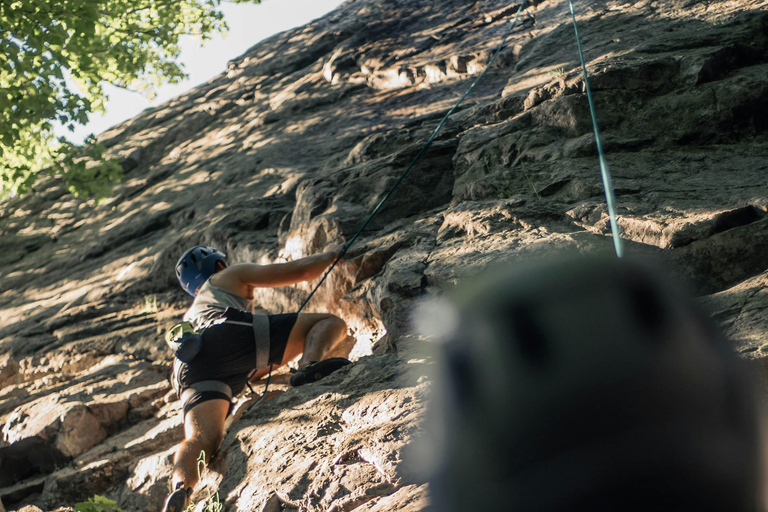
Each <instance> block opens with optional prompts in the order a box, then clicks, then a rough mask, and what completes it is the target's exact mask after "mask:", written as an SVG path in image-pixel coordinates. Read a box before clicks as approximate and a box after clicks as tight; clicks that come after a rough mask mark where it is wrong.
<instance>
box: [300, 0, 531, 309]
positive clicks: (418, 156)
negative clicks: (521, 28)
mask: <svg viewBox="0 0 768 512" xmlns="http://www.w3.org/2000/svg"><path fill="white" fill-rule="evenodd" d="M525 1H526V0H523V1H522V2H521V3H520V7H519V8H518V9H517V14H515V18H514V20H512V23H511V24H510V25H509V28H507V32H506V34H504V38H503V39H502V40H501V44H500V45H499V47H498V49H497V50H496V52H495V53H494V54H493V56H492V57H491V60H489V61H488V64H487V65H486V66H485V69H484V70H483V72H482V73H480V75H479V76H478V77H477V78H476V79H475V81H474V82H472V85H470V86H469V89H467V92H465V93H464V95H463V96H462V97H461V98H460V99H459V101H458V102H456V104H455V105H454V106H453V107H452V108H451V109H450V110H449V111H448V113H447V114H445V116H444V117H443V119H442V120H441V121H440V123H439V124H438V125H437V128H435V131H433V132H432V135H431V136H430V137H429V139H428V140H427V142H426V143H425V144H424V146H423V147H422V148H421V150H420V151H419V152H418V153H417V154H416V156H415V157H414V159H413V160H412V161H411V163H410V164H408V167H407V168H406V169H405V171H403V173H402V174H401V175H400V177H399V178H398V179H397V181H396V182H395V184H394V185H392V188H390V189H389V192H387V194H386V195H385V196H384V197H383V198H382V200H381V201H379V204H378V205H376V208H374V209H373V212H371V214H370V215H369V216H368V218H367V219H365V222H363V225H362V226H360V229H358V230H357V233H355V234H354V235H353V236H352V238H350V239H349V242H347V244H346V245H345V246H344V248H343V249H342V250H341V252H340V253H339V255H338V256H336V259H335V260H334V261H333V263H332V264H331V266H330V267H329V268H328V270H327V271H326V272H325V274H324V275H323V277H322V279H320V282H318V283H317V286H315V288H314V289H313V290H312V292H311V293H310V294H309V296H308V297H307V298H306V299H305V300H304V303H303V304H302V305H301V307H300V308H299V310H298V312H301V310H303V309H304V306H306V305H307V303H308V302H309V301H310V299H312V297H313V296H314V295H315V292H316V291H317V290H318V288H320V285H322V284H323V282H324V281H325V278H326V277H328V274H330V273H331V271H332V270H333V269H334V267H335V266H336V264H337V263H338V262H339V260H340V259H341V258H342V257H343V256H344V255H345V254H346V253H347V250H348V249H349V247H350V246H351V245H352V244H353V243H354V242H355V240H357V238H358V237H359V236H360V234H361V233H362V232H363V230H364V229H365V227H366V226H367V225H368V223H369V222H370V221H371V219H373V217H374V215H376V214H377V213H378V212H379V210H380V209H381V207H382V206H383V205H384V203H385V202H386V201H387V199H389V196H391V195H392V192H394V191H395V189H396V188H397V187H398V186H399V185H400V183H401V182H402V181H403V179H405V177H406V175H407V174H408V173H409V172H410V170H411V169H412V168H413V166H414V165H416V162H418V161H419V159H420V158H421V155H423V154H424V152H425V151H426V150H427V149H428V148H429V146H431V145H432V141H434V140H435V137H437V134H438V132H439V131H440V130H441V129H442V127H443V125H444V124H445V122H446V121H448V118H449V117H450V116H451V114H453V113H454V112H455V111H456V109H457V108H459V106H460V105H461V104H462V103H463V102H464V100H465V99H466V97H467V96H469V93H471V92H472V90H473V89H474V88H475V86H476V85H477V84H478V82H480V80H482V78H483V77H484V76H485V74H486V73H487V72H488V70H489V69H490V67H491V64H493V61H495V60H496V57H497V56H498V55H499V53H500V52H501V50H502V49H503V48H504V45H506V43H507V39H508V38H509V34H510V33H512V29H514V28H515V25H517V18H518V17H519V16H520V13H521V12H522V10H523V7H525Z"/></svg>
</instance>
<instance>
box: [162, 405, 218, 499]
mask: <svg viewBox="0 0 768 512" xmlns="http://www.w3.org/2000/svg"><path fill="white" fill-rule="evenodd" d="M227 411H229V401H227V400H208V401H205V402H203V403H201V404H199V405H196V406H195V407H193V408H192V409H191V410H190V411H189V412H188V413H187V414H186V415H185V417H184V441H182V442H181V444H180V445H179V447H178V448H177V449H176V455H175V456H174V458H173V478H172V483H173V488H174V489H176V487H177V485H178V484H179V483H182V484H183V486H184V488H185V489H186V488H188V487H192V488H193V489H194V487H195V485H197V481H198V480H199V475H198V467H197V465H198V463H197V459H198V457H199V456H200V453H201V452H205V464H206V465H208V462H209V461H210V460H211V455H212V454H213V453H214V452H215V451H216V450H218V449H219V446H221V441H222V439H223V438H224V420H226V419H227ZM200 469H201V470H202V467H201V468H200Z"/></svg>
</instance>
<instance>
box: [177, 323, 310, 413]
mask: <svg viewBox="0 0 768 512" xmlns="http://www.w3.org/2000/svg"><path fill="white" fill-rule="evenodd" d="M225 317H226V320H227V321H225V322H224V323H220V324H217V325H214V326H212V327H209V328H207V329H205V330H204V331H203V332H202V337H203V345H202V348H201V349H200V352H199V353H198V354H197V355H196V356H195V358H194V359H193V360H192V362H191V363H184V362H181V361H180V360H178V359H175V360H174V363H173V374H174V375H173V377H174V378H173V379H172V380H173V384H174V388H175V389H176V392H177V393H178V395H179V398H180V399H181V400H182V406H183V408H184V414H186V413H187V412H188V411H189V410H190V409H192V408H193V407H194V406H195V405H197V404H200V403H203V402H205V401H208V400H214V399H224V400H229V402H230V403H231V402H232V398H233V397H234V396H236V395H237V394H239V393H240V392H241V391H242V390H243V389H244V388H245V384H246V381H247V380H248V375H249V374H250V373H251V372H252V371H253V370H254V369H256V344H257V343H267V342H268V343H269V359H268V363H269V364H276V365H280V364H281V363H282V362H283V354H284V353H285V347H286V345H287V344H288V336H289V335H290V334H291V330H292V329H293V326H294V325H295V324H296V319H297V318H298V314H297V313H288V314H283V315H268V319H269V340H256V338H255V335H254V329H253V326H252V324H253V315H251V314H250V313H246V312H244V311H238V310H235V309H231V308H228V309H227V311H226V312H225ZM229 321H231V322H237V323H228V322H229Z"/></svg>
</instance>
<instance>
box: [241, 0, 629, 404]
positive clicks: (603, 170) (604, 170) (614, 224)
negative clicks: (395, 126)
mask: <svg viewBox="0 0 768 512" xmlns="http://www.w3.org/2000/svg"><path fill="white" fill-rule="evenodd" d="M568 5H569V6H570V9H571V18H572V19H573V30H574V32H575V34H576V45H577V47H578V50H579V60H580V62H581V70H582V74H583V76H584V86H585V90H586V94H587V102H588V103H589V113H590V116H591V117H592V128H593V130H594V133H595V144H596V145H597V154H598V162H599V166H600V174H601V177H602V180H603V188H604V189H605V200H606V204H607V206H608V216H609V219H610V225H611V234H612V237H613V245H614V249H615V251H616V256H617V257H619V258H621V257H622V256H623V255H624V243H623V240H622V238H621V236H620V232H619V226H618V221H617V216H616V207H615V203H616V197H615V194H614V191H613V180H612V178H611V173H610V170H609V169H608V163H607V161H606V159H605V151H604V150H603V144H602V140H601V138H600V129H599V127H598V125H597V115H596V113H595V104H594V101H593V100H592V90H591V89H590V87H589V74H588V73H587V66H586V63H585V60H584V50H583V48H582V45H581V37H580V36H579V29H578V26H577V23H576V13H575V11H574V8H573V1H572V0H568ZM523 7H525V0H523V1H522V2H521V3H520V7H519V8H518V9H517V13H516V14H515V17H514V19H513V20H512V23H510V25H509V27H508V28H507V31H506V33H505V34H504V37H503V38H502V41H501V44H500V45H499V47H498V48H497V49H496V51H495V52H494V54H493V56H491V59H490V60H489V61H488V64H487V65H486V66H485V69H483V72H482V73H480V75H479V76H478V77H477V78H476V79H475V80H474V81H473V82H472V84H471V85H470V86H469V88H468V89H467V91H466V92H465V93H464V94H463V95H462V96H461V98H459V101H457V102H456V104H455V105H454V106H453V107H452V108H451V109H450V110H449V111H448V112H447V113H446V114H445V116H443V118H442V120H441V121H440V123H438V125H437V127H436V128H435V130H434V131H433V132H432V135H431V136H430V137H429V139H427V142H426V143H425V144H424V145H423V146H422V148H421V149H420V150H419V152H418V153H417V154H416V156H415V157H414V158H413V160H411V163H410V164H408V167H406V169H405V170H404V171H403V173H402V174H401V175H400V177H399V178H398V179H397V181H395V183H394V184H393V185H392V187H391V188H390V189H389V191H388V192H387V193H386V194H385V195H384V197H383V198H382V199H381V201H379V203H378V204H377V205H376V208H374V209H373V211H372V212H371V214H370V215H369V216H368V218H367V219H365V221H364V222H363V224H362V225H361V226H360V229H358V230H357V232H356V233H355V234H354V235H353V236H352V238H350V239H349V241H348V242H347V243H346V245H344V247H343V248H342V250H341V251H340V252H339V254H338V256H336V258H335V259H334V260H333V263H331V265H330V267H328V269H327V270H326V271H325V273H324V274H323V277H322V278H321V279H320V281H319V282H318V283H317V284H316V285H315V287H314V288H313V289H312V291H311V292H310V293H309V295H308V296H307V298H306V299H305V300H304V302H303V303H302V304H301V306H300V307H299V309H298V311H297V313H300V312H301V311H302V310H303V309H304V307H305V306H306V305H307V304H308V303H309V301H310V300H311V299H312V297H313V296H314V295H315V292H317V290H318V289H319V288H320V286H321V285H322V284H323V283H324V282H325V280H326V278H327V277H328V275H329V274H330V273H331V272H332V271H333V269H334V268H335V267H336V265H337V264H338V262H339V261H340V260H341V258H342V257H344V255H345V254H346V253H347V251H348V250H349V248H350V246H351V245H352V244H353V243H354V242H355V241H356V240H357V238H358V237H359V236H360V234H361V233H362V232H363V230H364V229H365V228H366V226H367V225H368V223H370V221H371V220H372V219H373V217H374V216H375V215H376V214H377V213H378V212H379V210H381V208H382V206H383V205H384V203H385V202H386V201H387V200H388V199H389V197H390V196H391V195H392V193H393V192H394V191H395V189H396V188H397V187H398V186H399V185H400V183H401V182H402V181H403V180H404V179H405V177H406V176H407V175H408V173H409V172H410V171H411V169H412V168H413V166H414V165H416V162H418V161H419V159H420V158H421V156H422V155H423V154H424V153H425V152H426V151H427V149H429V147H430V146H431V145H432V142H433V141H434V140H435V138H436V137H437V134H438V133H439V132H440V130H441V129H442V128H443V126H444V125H445V123H446V121H448V118H449V117H450V116H451V115H452V114H453V113H454V112H455V111H456V109H458V108H459V106H461V104H462V103H463V102H464V100H465V99H466V98H467V96H469V94H470V93H471V92H472V90H473V89H474V88H475V86H476V85H477V84H478V83H479V82H480V80H482V78H483V77H484V76H485V74H486V73H487V72H488V70H489V69H490V67H491V65H492V64H493V62H494V61H495V60H496V57H497V56H498V55H499V53H500V52H501V50H502V49H504V46H505V45H506V43H507V39H508V38H509V35H510V34H511V33H512V30H513V29H514V28H515V26H516V25H517V20H518V18H519V16H520V13H521V12H522V10H523ZM253 374H255V372H253V373H252V374H251V375H249V380H250V378H251V377H252V375H253ZM271 378H272V366H271V365H270V368H269V374H268V376H267V382H266V385H265V386H264V393H263V394H262V395H261V397H260V398H259V399H258V400H257V401H256V402H254V403H253V404H251V405H250V406H249V407H248V409H247V410H250V409H251V408H252V407H253V406H255V405H257V404H259V403H261V401H262V400H264V398H265V397H266V396H267V390H268V388H269V383H270V380H271ZM248 387H249V388H250V389H251V392H253V388H251V386H250V383H248Z"/></svg>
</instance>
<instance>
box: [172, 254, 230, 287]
mask: <svg viewBox="0 0 768 512" xmlns="http://www.w3.org/2000/svg"><path fill="white" fill-rule="evenodd" d="M226 257H227V255H226V254H224V253H223V252H220V251H219V250H218V249H214V248H213V247H208V246H205V245H196V246H194V247H193V248H191V249H189V250H188V251H187V252H185V253H184V254H183V255H182V256H181V258H179V262H178V263H177V264H176V277H178V278H179V283H181V287H182V288H184V291H186V292H187V293H188V294H190V295H191V296H193V297H194V296H195V292H196V291H197V289H198V288H199V287H200V285H201V284H203V283H204V282H205V281H206V280H207V279H208V278H209V277H211V276H212V275H213V274H214V273H215V272H216V262H217V261H219V260H221V259H224V258H226Z"/></svg>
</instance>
